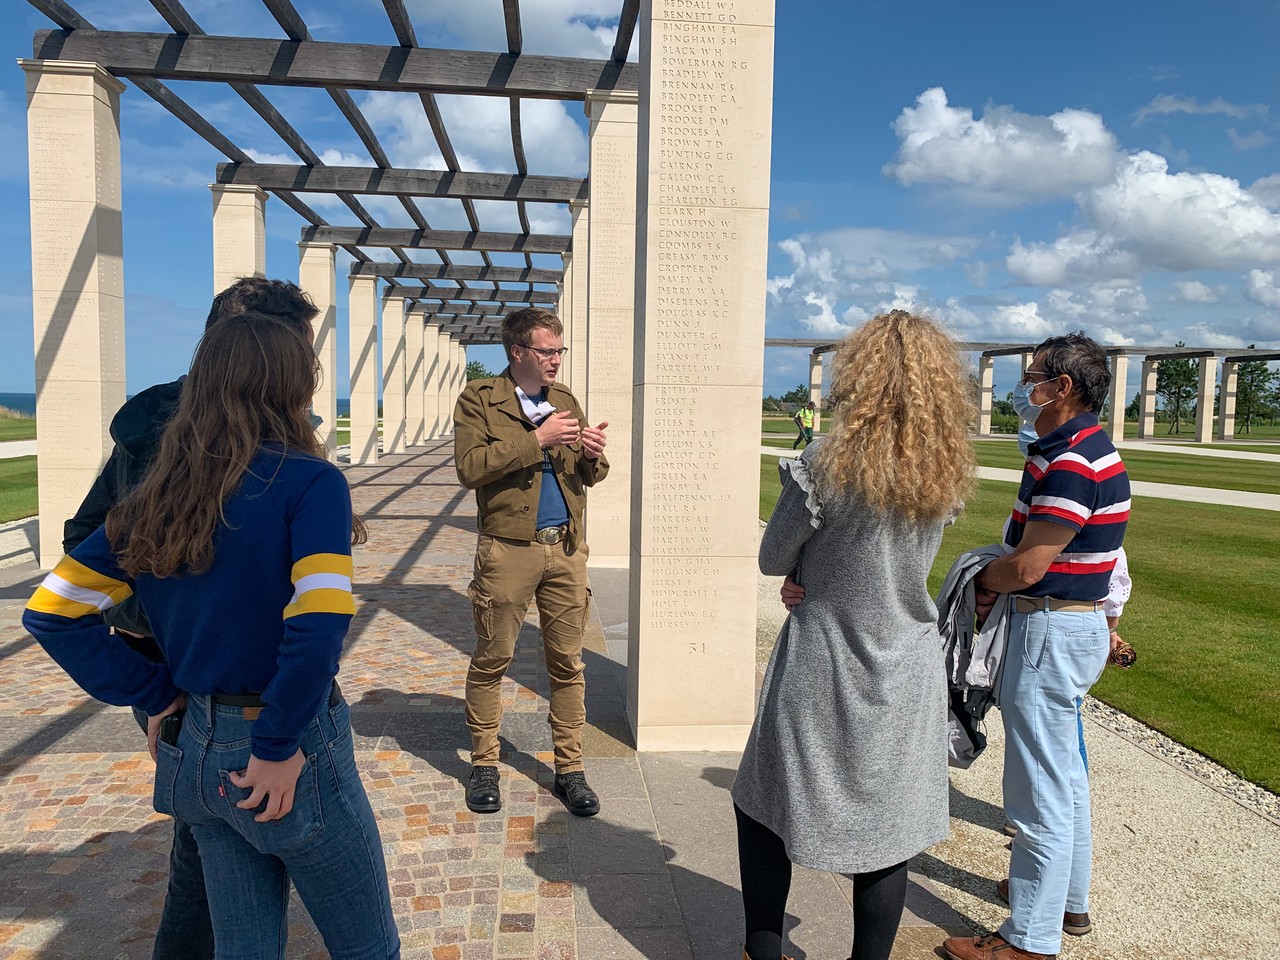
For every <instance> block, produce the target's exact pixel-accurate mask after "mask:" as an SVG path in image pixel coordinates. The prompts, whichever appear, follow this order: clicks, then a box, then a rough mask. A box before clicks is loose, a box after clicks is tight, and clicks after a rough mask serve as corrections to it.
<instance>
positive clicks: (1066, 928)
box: [996, 878, 1093, 937]
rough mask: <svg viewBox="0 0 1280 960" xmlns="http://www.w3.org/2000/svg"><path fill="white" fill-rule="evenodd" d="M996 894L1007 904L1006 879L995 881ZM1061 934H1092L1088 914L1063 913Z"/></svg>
mask: <svg viewBox="0 0 1280 960" xmlns="http://www.w3.org/2000/svg"><path fill="white" fill-rule="evenodd" d="M996 893H998V894H1000V899H1001V900H1003V901H1004V902H1005V903H1008V902H1009V881H1008V879H1007V878H1006V879H1004V880H997V881H996ZM1062 932H1063V933H1069V934H1071V936H1073V937H1083V936H1084V935H1085V934H1086V933H1092V932H1093V924H1092V923H1090V922H1089V914H1088V913H1072V912H1071V911H1070V910H1065V911H1063V914H1062Z"/></svg>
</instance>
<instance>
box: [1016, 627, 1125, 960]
mask: <svg viewBox="0 0 1280 960" xmlns="http://www.w3.org/2000/svg"><path fill="white" fill-rule="evenodd" d="M1108 650H1109V642H1108V631H1107V621H1106V618H1105V617H1104V616H1103V614H1102V611H1101V610H1099V611H1097V612H1096V613H1091V612H1084V611H1050V612H1045V611H1042V610H1036V611H1034V612H1032V613H1014V614H1012V615H1011V618H1010V622H1009V645H1008V647H1007V648H1006V650H1005V659H1004V672H1003V676H1002V677H1001V681H1000V712H1001V714H1002V716H1003V719H1004V732H1005V755H1004V803H1005V811H1006V813H1007V814H1008V816H1009V820H1010V821H1011V822H1012V823H1013V825H1014V826H1016V827H1017V828H1018V835H1017V836H1016V837H1015V838H1014V840H1013V856H1012V857H1011V858H1010V862H1009V907H1010V911H1011V913H1012V916H1011V917H1010V918H1009V919H1008V920H1007V921H1005V923H1004V925H1003V926H1001V928H1000V935H1001V936H1002V937H1004V938H1005V939H1006V940H1008V941H1009V942H1010V943H1012V944H1013V945H1014V946H1015V947H1018V948H1019V949H1022V950H1027V951H1030V952H1032V953H1050V954H1052V953H1057V952H1058V949H1059V948H1060V947H1061V945H1062V914H1063V911H1064V910H1070V911H1072V912H1074V913H1084V912H1086V911H1087V910H1088V909H1089V874H1090V866H1091V860H1092V856H1093V835H1092V830H1091V824H1090V820H1089V778H1088V775H1087V771H1086V768H1085V760H1084V755H1083V752H1082V750H1081V732H1080V700H1081V698H1083V697H1084V695H1085V694H1086V693H1088V692H1089V688H1090V687H1091V686H1093V684H1094V681H1096V680H1097V679H1098V677H1099V676H1101V674H1102V669H1103V667H1105V666H1106V663H1107V653H1108Z"/></svg>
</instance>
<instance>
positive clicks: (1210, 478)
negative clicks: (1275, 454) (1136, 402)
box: [974, 440, 1280, 494]
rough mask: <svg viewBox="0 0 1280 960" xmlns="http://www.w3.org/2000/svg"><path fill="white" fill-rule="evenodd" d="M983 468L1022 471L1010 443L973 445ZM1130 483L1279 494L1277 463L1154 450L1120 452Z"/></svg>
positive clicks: (1015, 448)
mask: <svg viewBox="0 0 1280 960" xmlns="http://www.w3.org/2000/svg"><path fill="white" fill-rule="evenodd" d="M974 448H975V449H976V451H977V455H978V463H980V464H981V465H982V466H984V467H1003V468H1005V469H1007V470H1021V469H1022V454H1021V453H1019V452H1018V445H1017V443H1015V442H1014V441H1012V440H980V441H978V442H977V443H975V444H974ZM1120 456H1121V457H1123V458H1124V464H1125V467H1126V469H1128V471H1129V477H1130V478H1131V479H1133V480H1142V481H1144V482H1146V483H1181V484H1186V485H1187V486H1192V487H1221V488H1222V489H1224V490H1250V491H1253V492H1254V493H1275V494H1280V464H1277V463H1267V462H1265V461H1262V460H1227V459H1218V458H1216V457H1200V456H1188V455H1187V454H1183V453H1173V452H1170V453H1164V452H1162V451H1160V452H1157V451H1154V450H1126V449H1124V448H1123V447H1121V449H1120Z"/></svg>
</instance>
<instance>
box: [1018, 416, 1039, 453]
mask: <svg viewBox="0 0 1280 960" xmlns="http://www.w3.org/2000/svg"><path fill="white" fill-rule="evenodd" d="M1039 439H1040V434H1038V433H1036V427H1035V424H1034V423H1032V424H1026V423H1024V424H1023V425H1022V426H1021V428H1020V429H1019V430H1018V449H1019V450H1021V451H1022V458H1023V459H1024V460H1025V459H1027V458H1028V457H1030V456H1031V445H1032V444H1033V443H1035V442H1036V441H1037V440H1039Z"/></svg>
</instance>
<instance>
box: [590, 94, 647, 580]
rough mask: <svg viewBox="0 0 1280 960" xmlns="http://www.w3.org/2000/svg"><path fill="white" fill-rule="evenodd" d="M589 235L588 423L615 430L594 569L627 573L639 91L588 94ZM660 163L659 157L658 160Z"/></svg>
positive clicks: (599, 493)
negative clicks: (604, 423)
mask: <svg viewBox="0 0 1280 960" xmlns="http://www.w3.org/2000/svg"><path fill="white" fill-rule="evenodd" d="M586 110H587V116H588V117H590V118H591V170H590V174H589V184H590V188H591V230H590V234H589V236H588V247H589V251H588V258H587V274H588V276H587V317H588V323H589V328H588V331H587V377H588V379H589V383H588V388H587V407H586V412H587V419H588V421H589V422H591V423H593V424H596V423H599V422H600V421H602V420H607V421H608V422H609V430H608V433H609V453H608V457H609V482H608V483H602V484H600V485H599V486H597V487H593V488H592V490H591V494H590V496H589V497H588V500H589V501H590V512H589V516H588V517H587V520H586V533H587V541H588V542H589V543H590V545H591V563H592V564H593V565H596V566H626V564H627V557H628V551H629V541H630V537H631V418H632V409H631V408H632V403H633V400H634V398H633V396H632V384H633V383H634V380H635V375H634V370H633V365H632V350H633V346H634V344H633V341H634V338H635V300H636V296H635V294H636V276H637V272H638V270H637V267H638V263H637V260H636V239H637V238H636V117H637V96H636V94H635V93H634V92H633V91H605V90H589V91H587V100H586ZM655 157H656V154H655Z"/></svg>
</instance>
